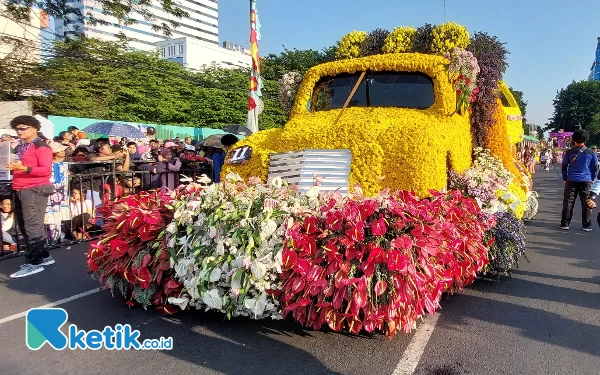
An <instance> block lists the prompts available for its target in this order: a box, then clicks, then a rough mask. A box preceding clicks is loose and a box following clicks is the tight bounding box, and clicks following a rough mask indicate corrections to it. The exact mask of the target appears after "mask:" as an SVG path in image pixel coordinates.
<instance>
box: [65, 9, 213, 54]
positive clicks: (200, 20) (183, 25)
mask: <svg viewBox="0 0 600 375" xmlns="http://www.w3.org/2000/svg"><path fill="white" fill-rule="evenodd" d="M67 3H68V4H69V5H70V6H71V7H73V8H77V9H79V10H80V11H81V13H82V14H84V15H87V14H91V15H92V16H93V18H96V19H99V20H102V21H104V22H103V23H102V24H101V23H97V24H95V25H94V24H92V23H90V22H89V21H88V20H87V19H85V18H84V19H83V20H81V19H78V17H76V16H75V15H73V16H72V17H71V18H70V20H68V21H67V22H65V23H61V22H60V21H58V22H56V25H55V33H56V34H58V35H62V36H73V35H81V34H83V35H85V36H87V37H90V38H97V39H102V40H109V41H117V40H118V36H117V35H118V34H120V33H122V34H124V35H125V36H126V37H127V38H129V39H130V42H129V45H130V46H131V47H132V48H135V49H138V50H144V51H155V50H156V45H155V43H156V42H160V41H163V40H167V39H170V38H182V37H185V38H188V40H194V41H201V42H204V43H209V44H214V45H216V46H218V45H219V6H218V0H179V1H176V2H175V3H176V4H177V5H178V6H179V8H181V9H183V10H184V11H186V12H187V13H188V16H187V17H184V18H181V19H178V18H177V17H174V16H172V15H169V14H167V13H166V12H165V11H164V10H163V9H162V8H161V7H160V4H159V3H158V2H157V1H155V0H153V1H152V2H151V5H149V10H150V11H151V12H152V14H153V15H154V17H155V20H154V21H153V22H154V23H155V24H161V23H167V24H168V22H169V21H170V20H175V21H177V22H178V23H179V24H180V26H179V27H176V28H172V29H171V31H172V35H171V36H169V37H167V36H165V35H164V34H162V33H161V32H160V31H155V30H152V23H150V22H148V21H146V20H145V19H144V17H143V16H142V15H140V14H139V13H137V12H132V14H131V15H130V18H131V19H133V20H135V21H136V23H134V24H131V25H122V24H120V23H119V21H118V20H117V19H116V18H115V17H112V16H107V15H105V14H104V13H103V11H102V5H101V4H99V3H98V2H96V1H93V0H68V1H67ZM104 23H106V24H104Z"/></svg>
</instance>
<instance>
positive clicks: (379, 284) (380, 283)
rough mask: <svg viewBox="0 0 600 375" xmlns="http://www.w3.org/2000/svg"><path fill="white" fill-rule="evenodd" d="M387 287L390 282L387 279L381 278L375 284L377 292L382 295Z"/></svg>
mask: <svg viewBox="0 0 600 375" xmlns="http://www.w3.org/2000/svg"><path fill="white" fill-rule="evenodd" d="M387 287H388V283H387V282H386V281H385V280H379V281H378V282H377V284H375V294H377V295H378V296H380V295H382V294H383V293H385V291H386V290H387Z"/></svg>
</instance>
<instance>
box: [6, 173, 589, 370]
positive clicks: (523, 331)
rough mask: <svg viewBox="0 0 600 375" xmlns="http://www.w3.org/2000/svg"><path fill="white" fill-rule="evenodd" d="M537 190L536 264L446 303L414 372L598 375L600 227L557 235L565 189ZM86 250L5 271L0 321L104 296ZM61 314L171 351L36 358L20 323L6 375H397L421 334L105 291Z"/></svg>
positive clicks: (531, 234)
mask: <svg viewBox="0 0 600 375" xmlns="http://www.w3.org/2000/svg"><path fill="white" fill-rule="evenodd" d="M534 180H535V183H536V190H537V191H538V192H539V193H540V195H541V197H540V211H539V214H538V216H537V218H536V220H534V221H531V222H529V223H528V224H527V228H528V235H527V244H528V250H527V255H528V258H529V262H527V261H525V260H523V261H522V262H521V264H520V268H518V269H516V270H515V271H514V273H513V275H512V276H511V277H503V278H501V279H500V280H496V281H492V280H477V281H476V283H475V284H474V285H472V286H470V287H469V288H467V289H466V290H465V291H464V292H463V293H461V294H455V295H452V296H445V297H444V298H443V301H442V310H441V315H440V318H439V320H438V322H437V325H436V326H435V329H434V330H433V334H432V336H431V338H430V340H429V342H428V343H427V345H426V346H425V347H424V352H423V355H422V357H421V359H420V362H419V364H418V366H417V369H416V371H415V373H416V374H421V375H454V374H476V375H484V374H494V375H501V374H594V375H595V374H600V250H599V249H600V241H599V240H600V228H598V227H597V225H596V224H595V220H594V231H593V232H591V233H585V232H582V231H581V230H580V229H581V221H580V220H581V219H580V217H581V214H580V210H579V209H578V208H577V209H576V211H575V215H574V218H575V220H574V222H573V223H572V224H571V230H570V231H568V232H566V231H561V230H560V229H558V228H556V226H557V224H558V222H559V216H560V207H561V196H562V181H561V180H560V178H559V177H558V175H557V173H556V172H543V171H542V172H538V173H537V174H536V175H535V178H534ZM596 211H597V210H595V212H594V214H596ZM86 250H87V245H84V244H82V245H78V246H74V247H73V249H72V250H70V251H67V250H65V249H57V250H54V251H53V253H52V254H53V256H54V257H55V259H56V260H57V262H56V264H55V265H52V266H48V267H46V270H45V271H44V272H42V273H40V274H37V275H34V276H31V277H28V278H24V279H18V280H11V279H9V278H8V275H9V274H10V273H12V272H14V271H15V270H16V269H17V267H18V266H19V265H20V264H21V262H22V258H13V259H8V260H3V261H0V321H1V319H3V318H7V317H10V316H13V315H14V314H19V313H23V312H26V311H27V310H28V309H30V308H33V307H40V306H42V305H45V304H48V303H52V302H56V301H59V300H61V299H64V298H68V297H71V296H74V295H77V294H80V293H83V292H87V291H90V290H93V289H94V288H97V287H98V286H99V284H98V281H97V280H93V279H92V278H91V277H90V276H89V275H87V274H86V272H87V269H86V263H85V256H84V253H85V251H86ZM60 307H62V308H64V309H65V310H66V311H67V312H68V313H69V324H71V323H73V324H76V325H77V326H78V328H79V329H85V330H90V329H98V330H102V329H103V328H104V327H105V326H115V325H116V324H119V323H120V324H125V323H128V324H130V325H132V327H133V328H135V329H138V330H140V331H141V334H142V338H143V339H145V338H159V337H161V336H162V337H169V336H172V337H173V341H174V348H173V350H171V351H159V352H157V351H108V350H99V351H91V350H85V351H83V350H75V351H71V350H64V351H56V350H54V349H52V348H50V347H49V346H48V345H46V346H44V347H43V348H41V349H40V350H38V351H31V350H29V349H28V348H27V347H26V345H25V319H24V318H23V317H20V318H17V319H14V320H11V321H8V322H3V323H0V374H2V375H12V374H111V375H114V374H128V375H134V374H169V375H173V374H192V373H193V374H288V375H291V374H392V373H393V372H394V371H395V370H396V367H397V365H398V362H399V360H400V358H401V357H402V355H403V353H404V352H405V350H406V348H407V346H408V345H409V343H410V342H411V340H412V339H413V336H414V334H412V335H403V334H399V335H397V336H396V337H395V338H394V339H393V340H389V339H387V338H386V337H385V336H382V335H359V336H356V335H347V334H340V333H333V332H328V331H312V330H306V329H302V327H300V326H298V325H297V324H296V323H294V322H292V321H269V320H264V321H252V320H246V319H236V320H234V321H226V320H225V319H224V317H223V316H221V315H219V314H207V313H202V312H186V313H183V314H180V315H177V316H175V317H172V318H166V317H163V316H162V315H161V314H160V313H158V312H156V311H155V310H151V309H149V310H147V311H146V310H143V309H141V308H133V309H130V308H129V307H127V306H126V305H125V304H124V300H123V298H121V297H120V296H115V297H112V296H111V294H110V292H108V291H101V292H98V293H94V294H91V295H88V296H85V297H82V298H78V299H75V300H72V301H70V302H66V303H64V304H61V305H60Z"/></svg>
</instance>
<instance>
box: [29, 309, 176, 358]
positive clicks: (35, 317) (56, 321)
mask: <svg viewBox="0 0 600 375" xmlns="http://www.w3.org/2000/svg"><path fill="white" fill-rule="evenodd" d="M68 318H69V315H68V314H67V312H66V311H65V310H64V309H58V308H51V309H31V310H29V311H28V312H27V318H26V324H27V325H26V327H25V335H26V342H27V347H28V348H29V349H31V350H38V349H40V348H42V347H43V346H44V344H46V343H48V344H49V345H50V346H51V347H53V348H54V349H56V350H63V349H66V348H67V347H68V348H69V349H71V350H75V349H91V350H98V349H102V348H105V349H108V350H129V349H135V350H171V349H173V338H172V337H168V338H164V337H161V338H160V339H146V340H144V341H143V342H142V343H140V341H139V337H140V331H138V330H132V329H131V326H130V325H129V324H117V325H116V326H115V327H114V328H112V327H108V326H107V327H104V329H103V330H102V331H98V330H91V331H83V330H79V329H77V326H76V325H75V324H71V325H69V330H68V332H69V335H68V336H67V335H65V334H64V333H63V332H62V331H61V330H60V329H61V327H62V326H63V325H64V324H65V323H66V322H67V320H68Z"/></svg>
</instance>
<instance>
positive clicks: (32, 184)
mask: <svg viewBox="0 0 600 375" xmlns="http://www.w3.org/2000/svg"><path fill="white" fill-rule="evenodd" d="M10 126H11V128H13V129H14V130H15V131H16V132H17V135H18V137H19V139H20V140H21V144H20V145H19V146H17V148H16V150H15V151H16V156H15V158H14V160H13V161H11V162H10V163H8V164H7V166H6V167H7V169H8V170H10V171H12V172H13V178H12V188H13V190H14V196H15V201H14V203H15V217H16V219H17V224H18V225H19V228H20V230H21V235H22V236H23V239H24V240H25V245H26V249H25V264H24V265H22V266H21V268H20V269H19V270H18V271H17V272H15V273H13V274H12V275H10V277H11V278H21V277H26V276H30V275H34V274H36V273H39V272H42V271H44V266H46V265H51V264H54V263H55V261H54V259H53V258H52V256H50V253H49V252H48V250H47V249H46V248H45V247H44V242H45V241H44V236H45V231H44V212H45V211H46V204H47V202H48V196H49V195H51V194H52V193H53V192H54V186H52V184H50V177H51V175H52V149H51V148H50V146H49V145H48V144H47V143H46V142H44V141H42V140H41V139H40V138H39V137H38V131H39V130H40V128H41V124H40V122H39V120H38V119H36V118H35V117H33V116H17V117H15V118H14V119H12V121H11V122H10Z"/></svg>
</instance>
